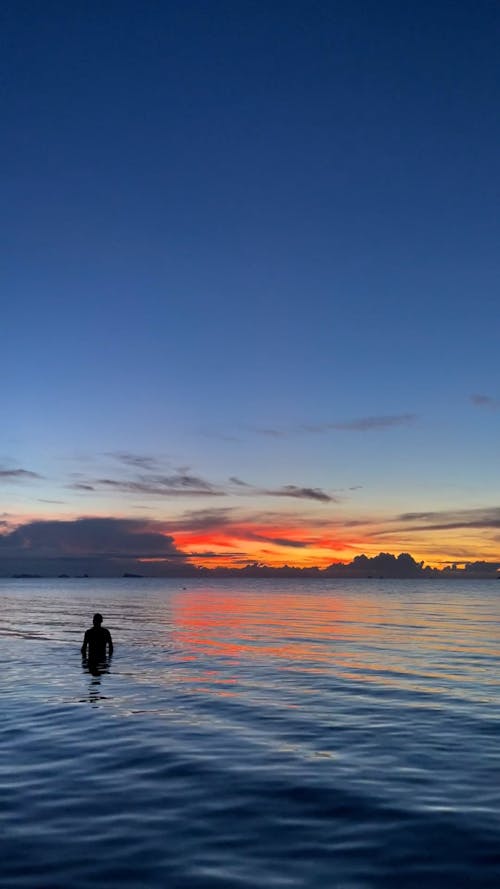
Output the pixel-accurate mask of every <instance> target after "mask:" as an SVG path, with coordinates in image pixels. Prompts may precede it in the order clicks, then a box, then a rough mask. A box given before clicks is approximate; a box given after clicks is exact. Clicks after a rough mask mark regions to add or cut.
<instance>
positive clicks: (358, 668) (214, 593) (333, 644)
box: [170, 584, 493, 691]
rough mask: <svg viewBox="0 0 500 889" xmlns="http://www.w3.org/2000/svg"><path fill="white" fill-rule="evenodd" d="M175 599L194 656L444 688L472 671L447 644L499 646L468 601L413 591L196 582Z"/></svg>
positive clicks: (478, 650)
mask: <svg viewBox="0 0 500 889" xmlns="http://www.w3.org/2000/svg"><path fill="white" fill-rule="evenodd" d="M170 604H171V608H172V612H171V617H172V636H173V638H172V641H173V642H174V644H176V645H179V647H180V648H182V649H183V651H184V652H185V653H186V655H187V656H188V657H190V658H191V657H194V658H200V659H205V658H206V657H214V658H226V659H233V660H234V661H235V663H236V662H237V661H242V660H245V659H253V660H256V659H259V660H262V661H265V660H266V659H273V660H276V659H277V660H279V661H281V662H282V663H281V668H282V669H285V670H287V671H288V670H290V671H294V672H297V673H302V674H304V675H306V674H307V673H325V671H326V672H331V671H332V670H335V672H337V673H338V674H339V675H342V677H343V678H345V679H351V680H354V681H356V682H368V683H372V682H376V683H377V684H379V685H384V686H390V687H392V688H399V687H407V686H408V684H409V683H411V684H412V685H413V687H415V688H418V689H419V690H421V691H431V690H434V691H437V690H438V688H439V686H440V685H441V683H445V684H447V683H453V682H455V683H460V681H462V682H463V681H468V680H469V679H471V678H472V673H473V671H474V668H473V667H471V665H470V663H469V662H468V661H467V658H465V660H464V659H463V658H462V657H460V658H459V659H458V660H457V659H456V658H452V659H451V660H450V658H448V657H447V656H446V655H447V654H450V652H451V653H457V652H460V655H462V654H463V655H469V656H472V657H474V656H475V655H477V654H482V655H486V656H488V655H490V654H492V653H493V652H492V647H491V634H490V630H489V624H488V621H484V622H482V621H481V619H479V620H477V622H476V623H475V625H474V628H473V630H472V628H471V620H472V618H473V615H472V614H471V613H470V610H469V609H468V608H463V607H461V606H460V604H455V603H453V602H452V601H442V602H440V603H433V602H429V601H420V602H419V601H415V600H414V599H413V598H412V597H411V595H408V594H405V593H402V594H401V595H400V596H393V595H381V596H378V595H377V593H376V592H375V591H372V592H371V591H370V590H369V588H367V592H366V594H362V595H359V594H356V595H350V594H349V593H345V592H344V591H342V590H341V589H335V588H334V587H333V588H332V590H331V591H328V592H325V591H324V590H323V591H322V592H321V591H318V592H315V589H314V584H313V585H311V587H310V588H309V590H308V591H307V592H297V591H295V590H294V591H284V590H279V591H276V590H273V589H271V588H270V587H261V588H258V587H254V588H253V589H252V590H248V589H241V590H239V591H238V592H236V591H233V590H228V589H224V590H221V589H195V590H185V591H182V592H179V593H177V594H175V595H174V596H173V598H172V599H171V602H170ZM476 617H477V615H476Z"/></svg>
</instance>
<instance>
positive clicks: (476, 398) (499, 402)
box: [470, 394, 500, 411]
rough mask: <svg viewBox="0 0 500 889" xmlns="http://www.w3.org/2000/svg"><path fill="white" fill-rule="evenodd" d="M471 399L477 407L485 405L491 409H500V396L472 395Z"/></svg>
mask: <svg viewBox="0 0 500 889" xmlns="http://www.w3.org/2000/svg"><path fill="white" fill-rule="evenodd" d="M470 400H471V401H472V404H474V405H475V406H476V407H484V408H487V409H488V410H490V411H498V410H500V398H492V396H491V395H479V394H475V395H471V396H470Z"/></svg>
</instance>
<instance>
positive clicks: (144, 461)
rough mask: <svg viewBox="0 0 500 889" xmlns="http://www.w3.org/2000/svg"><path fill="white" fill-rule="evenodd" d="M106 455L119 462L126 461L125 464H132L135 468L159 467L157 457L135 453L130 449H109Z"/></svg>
mask: <svg viewBox="0 0 500 889" xmlns="http://www.w3.org/2000/svg"><path fill="white" fill-rule="evenodd" d="M106 456H107V457H112V458H113V459H114V460H118V462H119V463H124V464H125V466H132V467H134V468H135V469H156V468H157V467H158V460H157V459H156V457H151V456H148V455H145V454H133V453H130V452H128V451H108V452H107V453H106Z"/></svg>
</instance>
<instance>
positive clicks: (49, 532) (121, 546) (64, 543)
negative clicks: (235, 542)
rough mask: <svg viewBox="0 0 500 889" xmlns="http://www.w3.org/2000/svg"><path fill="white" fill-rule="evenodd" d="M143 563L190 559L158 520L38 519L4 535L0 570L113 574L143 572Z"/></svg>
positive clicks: (0, 545) (0, 542) (0, 539)
mask: <svg viewBox="0 0 500 889" xmlns="http://www.w3.org/2000/svg"><path fill="white" fill-rule="evenodd" d="M140 559H155V560H162V561H166V562H170V561H175V563H176V564H177V563H178V562H179V561H181V562H185V561H186V554H185V553H184V552H182V551H181V550H179V549H178V548H177V546H176V545H175V542H174V538H173V537H172V536H171V535H168V534H165V533H163V531H162V525H161V524H160V523H158V522H154V521H150V520H145V519H116V518H95V517H88V518H79V519H74V520H57V521H56V520H49V521H34V522H27V523H25V524H22V525H19V526H18V527H17V528H15V529H14V530H11V531H8V532H7V533H2V534H0V568H2V570H3V571H5V570H7V571H8V572H9V573H10V572H12V573H14V572H18V571H22V572H24V571H28V570H30V571H31V570H33V571H37V572H40V571H41V572H42V573H46V572H47V570H48V568H50V571H51V573H57V572H59V571H62V570H71V571H72V572H73V573H84V572H85V571H88V570H90V571H91V573H93V574H101V575H104V576H106V575H113V574H115V575H116V574H117V573H121V572H123V571H127V570H134V569H135V570H137V569H138V567H139V569H140V564H141V563H140V561H139V560H140Z"/></svg>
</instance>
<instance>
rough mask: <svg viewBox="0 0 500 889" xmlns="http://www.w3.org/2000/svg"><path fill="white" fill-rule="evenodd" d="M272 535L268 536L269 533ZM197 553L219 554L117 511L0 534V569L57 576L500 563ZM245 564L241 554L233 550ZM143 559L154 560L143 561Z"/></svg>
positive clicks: (369, 572) (299, 573) (421, 572)
mask: <svg viewBox="0 0 500 889" xmlns="http://www.w3.org/2000/svg"><path fill="white" fill-rule="evenodd" d="M265 539H270V538H265ZM271 542H276V543H279V544H283V545H285V546H289V545H291V544H292V545H294V546H298V544H297V542H295V543H294V542H293V541H288V540H286V539H283V538H275V539H273V540H271ZM196 555H198V557H199V558H203V559H206V558H207V557H208V556H213V557H215V554H214V553H203V554H202V553H199V554H193V553H190V554H187V553H185V552H182V551H181V550H179V549H178V548H177V546H176V544H175V540H174V537H173V536H171V535H169V534H165V532H164V531H163V528H162V526H161V525H160V524H159V523H157V522H154V521H148V520H144V519H143V520H139V519H138V520H135V519H115V518H92V517H91V518H80V519H75V520H73V521H35V522H28V523H26V524H24V525H21V526H19V527H17V528H15V529H13V530H8V529H7V530H5V531H4V532H3V533H2V534H0V576H2V577H11V576H16V575H17V576H22V575H25V576H29V575H32V576H33V575H34V576H43V577H57V576H58V575H61V574H62V575H71V576H81V575H89V576H92V577H119V576H121V575H123V574H141V575H145V576H153V577H168V576H170V577H174V576H176V577H200V576H205V575H209V576H211V577H228V576H250V577H310V578H314V577H323V578H324V577H339V578H341V577H376V578H378V577H394V578H412V577H414V578H416V577H435V576H450V577H451V576H457V575H458V576H462V577H463V576H468V577H477V576H485V577H492V576H495V575H496V572H497V569H499V568H500V562H498V563H487V562H474V563H470V564H468V565H467V566H466V568H465V569H464V570H463V571H459V572H457V571H454V570H452V569H450V568H445V569H443V570H442V571H437V570H436V569H433V568H429V567H425V566H424V564H423V562H416V561H415V560H414V559H413V558H412V556H410V555H409V554H408V553H401V554H400V555H399V556H397V557H396V556H394V555H392V554H390V553H380V554H379V555H378V556H375V557H373V558H368V557H367V556H364V555H361V556H356V558H354V559H353V561H352V562H349V563H348V564H345V565H344V564H332V565H330V566H329V567H327V568H325V569H319V568H303V569H300V568H293V567H289V566H284V567H283V568H270V567H269V566H266V565H262V564H257V563H249V564H247V565H245V566H244V567H243V568H237V567H234V568H221V567H216V568H213V569H209V568H199V567H197V566H196V564H193V561H194V562H196ZM233 555H234V557H235V558H236V557H237V558H238V564H241V556H242V555H243V554H242V553H234V554H233ZM142 559H147V560H149V559H150V560H152V561H146V562H143V561H141V560H142Z"/></svg>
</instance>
